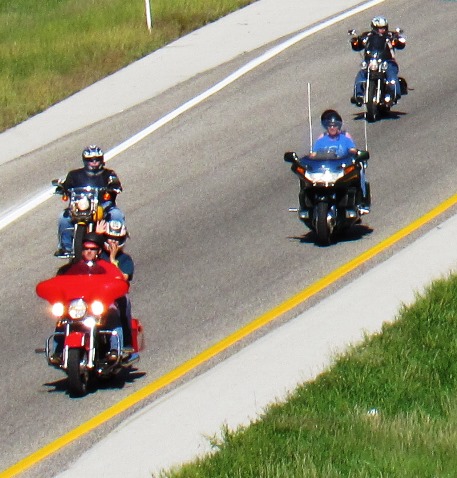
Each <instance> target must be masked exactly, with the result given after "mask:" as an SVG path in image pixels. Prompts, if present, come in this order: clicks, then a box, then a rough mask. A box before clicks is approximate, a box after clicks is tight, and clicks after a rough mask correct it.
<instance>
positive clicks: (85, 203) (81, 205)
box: [77, 196, 90, 211]
mask: <svg viewBox="0 0 457 478" xmlns="http://www.w3.org/2000/svg"><path fill="white" fill-rule="evenodd" d="M77 205H78V209H79V210H80V211H87V210H88V209H89V207H90V201H89V199H87V197H86V196H83V197H82V198H81V199H79V200H78V202H77Z"/></svg>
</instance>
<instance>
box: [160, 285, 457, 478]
mask: <svg viewBox="0 0 457 478" xmlns="http://www.w3.org/2000/svg"><path fill="white" fill-rule="evenodd" d="M456 329H457V276H453V277H451V278H450V279H449V280H441V281H437V282H435V283H434V284H432V286H431V287H430V288H429V289H428V290H427V291H426V293H425V294H424V295H423V296H420V297H418V298H417V301H416V303H415V304H414V305H413V306H411V307H410V308H404V309H403V310H402V311H401V312H400V315H399V318H398V320H396V321H395V322H394V323H391V324H388V325H384V327H383V329H382V332H381V333H380V334H377V335H375V336H373V337H371V338H366V340H365V341H364V342H363V343H362V344H361V345H359V346H357V347H353V348H352V349H351V350H349V351H348V352H347V353H346V354H344V355H342V356H341V357H338V358H337V359H336V361H335V363H334V365H333V367H332V368H331V369H330V370H329V371H327V372H325V373H323V374H322V375H320V376H319V377H317V378H316V380H314V381H313V382H310V383H307V384H304V385H303V386H301V387H299V388H298V389H297V390H296V391H294V393H293V394H292V395H291V396H290V398H289V399H288V401H287V402H286V403H283V404H275V405H273V406H271V407H270V409H269V410H268V411H267V412H266V413H265V415H264V416H263V417H261V419H259V420H258V421H257V422H255V423H252V424H251V425H250V426H249V427H244V428H240V429H239V430H236V431H228V430H224V439H223V440H222V441H221V442H219V443H218V442H216V441H215V442H214V450H215V453H214V454H213V455H212V456H210V457H208V458H206V459H202V460H199V461H197V462H195V463H194V464H191V465H186V466H184V467H182V468H181V469H179V470H177V471H175V472H168V473H167V474H163V476H167V477H173V478H190V477H192V478H196V477H199V478H204V477H207V478H218V477H220V478H236V477H239V478H249V477H252V478H262V477H265V478H267V477H268V478H284V477H287V478H292V477H296V478H305V477H313V478H314V477H322V478H324V477H325V478H333V477H335V478H336V477H345V478H346V477H364V478H373V477H395V478H401V477H405V478H411V477H430V478H431V477H440V478H443V477H454V476H456V473H457V472H456V470H457V455H456V453H455V448H456V444H457V332H456Z"/></svg>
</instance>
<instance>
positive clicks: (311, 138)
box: [308, 82, 313, 151]
mask: <svg viewBox="0 0 457 478" xmlns="http://www.w3.org/2000/svg"><path fill="white" fill-rule="evenodd" d="M308 124H309V149H310V151H311V149H312V147H313V127H312V122H311V83H309V82H308Z"/></svg>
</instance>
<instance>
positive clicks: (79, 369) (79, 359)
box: [67, 349, 89, 396]
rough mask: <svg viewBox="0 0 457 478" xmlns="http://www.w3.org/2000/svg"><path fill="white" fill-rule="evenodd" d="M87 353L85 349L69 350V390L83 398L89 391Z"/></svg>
mask: <svg viewBox="0 0 457 478" xmlns="http://www.w3.org/2000/svg"><path fill="white" fill-rule="evenodd" d="M86 363H87V353H86V351H85V350H83V349H69V350H68V361H67V374H68V388H69V390H70V392H71V393H73V394H75V395H78V396H82V395H86V394H87V391H88V389H89V371H88V370H87V368H86V367H85V364H86Z"/></svg>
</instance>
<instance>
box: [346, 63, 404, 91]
mask: <svg viewBox="0 0 457 478" xmlns="http://www.w3.org/2000/svg"><path fill="white" fill-rule="evenodd" d="M366 81H367V70H365V69H362V70H359V72H358V73H357V75H356V77H355V82H354V94H355V96H363V95H364V94H365V83H366ZM386 82H387V87H388V89H387V91H388V92H389V94H390V95H391V96H392V98H397V99H398V98H400V96H401V90H400V81H399V79H398V65H397V64H396V63H395V62H394V61H387V70H386Z"/></svg>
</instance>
